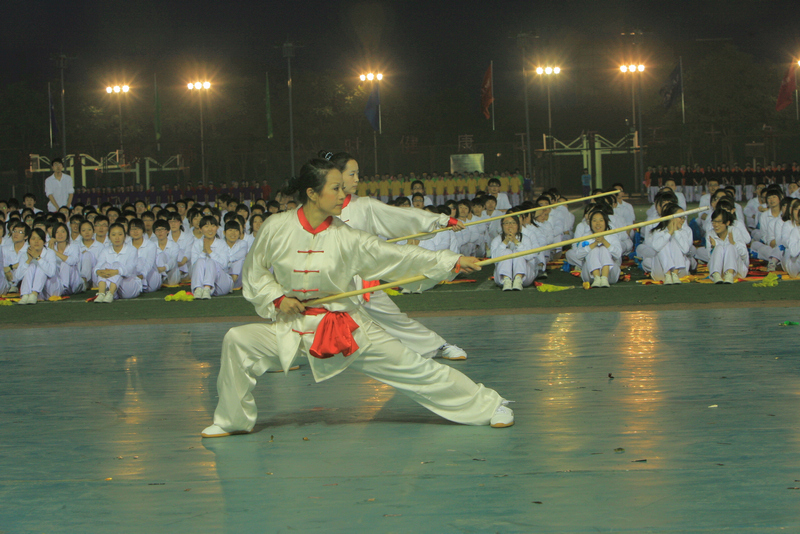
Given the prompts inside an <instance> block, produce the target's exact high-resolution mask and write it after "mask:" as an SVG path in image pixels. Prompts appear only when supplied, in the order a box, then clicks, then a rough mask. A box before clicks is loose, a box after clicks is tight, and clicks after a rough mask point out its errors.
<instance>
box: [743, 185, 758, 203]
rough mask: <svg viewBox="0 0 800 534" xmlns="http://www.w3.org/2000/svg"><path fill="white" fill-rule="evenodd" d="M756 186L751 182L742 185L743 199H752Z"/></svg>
mask: <svg viewBox="0 0 800 534" xmlns="http://www.w3.org/2000/svg"><path fill="white" fill-rule="evenodd" d="M755 190H756V186H754V185H753V184H747V185H746V186H744V198H745V200H752V199H753V194H754V193H755Z"/></svg>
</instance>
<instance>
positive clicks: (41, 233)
mask: <svg viewBox="0 0 800 534" xmlns="http://www.w3.org/2000/svg"><path fill="white" fill-rule="evenodd" d="M33 234H36V235H37V236H39V239H41V240H42V241H44V242H45V243H47V234H45V233H44V230H42V229H41V228H33V229H32V230H30V231H29V232H28V234H27V235H26V236H25V240H26V241H27V242H28V243H30V242H31V237H33Z"/></svg>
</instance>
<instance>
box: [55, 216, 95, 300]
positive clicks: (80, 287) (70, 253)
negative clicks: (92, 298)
mask: <svg viewBox="0 0 800 534" xmlns="http://www.w3.org/2000/svg"><path fill="white" fill-rule="evenodd" d="M69 234H70V232H69V230H68V229H67V225H66V224H64V223H57V224H55V225H54V226H53V229H52V236H53V237H52V239H50V244H49V245H48V248H49V249H51V250H52V251H53V252H54V253H55V255H56V268H57V269H58V277H59V279H60V280H61V287H62V288H63V290H62V292H61V294H62V295H74V294H76V293H82V292H83V291H85V289H86V287H85V283H84V281H83V277H81V270H80V269H81V265H80V261H81V248H80V244H79V243H78V242H75V241H70V238H69Z"/></svg>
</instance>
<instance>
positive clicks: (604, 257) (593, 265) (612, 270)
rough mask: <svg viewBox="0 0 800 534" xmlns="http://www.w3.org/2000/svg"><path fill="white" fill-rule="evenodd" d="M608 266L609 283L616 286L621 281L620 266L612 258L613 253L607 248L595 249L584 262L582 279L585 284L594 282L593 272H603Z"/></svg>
mask: <svg viewBox="0 0 800 534" xmlns="http://www.w3.org/2000/svg"><path fill="white" fill-rule="evenodd" d="M605 266H608V283H609V284H616V283H617V281H618V280H619V265H618V264H617V262H615V261H614V258H612V257H611V253H610V252H609V251H608V249H607V248H606V247H594V248H593V249H592V250H590V251H589V254H587V255H586V259H584V260H583V269H581V279H582V280H583V281H584V282H592V281H594V275H593V274H592V272H593V271H601V272H602V271H603V267H605Z"/></svg>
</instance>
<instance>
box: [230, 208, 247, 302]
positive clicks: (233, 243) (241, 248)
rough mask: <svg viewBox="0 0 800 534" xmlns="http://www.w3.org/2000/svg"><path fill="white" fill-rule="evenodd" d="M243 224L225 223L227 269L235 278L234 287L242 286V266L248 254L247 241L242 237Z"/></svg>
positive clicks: (236, 222) (232, 277)
mask: <svg viewBox="0 0 800 534" xmlns="http://www.w3.org/2000/svg"><path fill="white" fill-rule="evenodd" d="M241 235H242V226H241V224H240V222H239V221H236V220H231V221H228V222H226V223H225V244H226V245H227V246H228V264H227V266H226V271H227V273H228V274H229V275H230V277H231V280H233V287H235V288H240V287H242V266H243V265H244V258H245V256H247V243H246V242H245V241H244V240H243V239H240V237H241Z"/></svg>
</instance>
